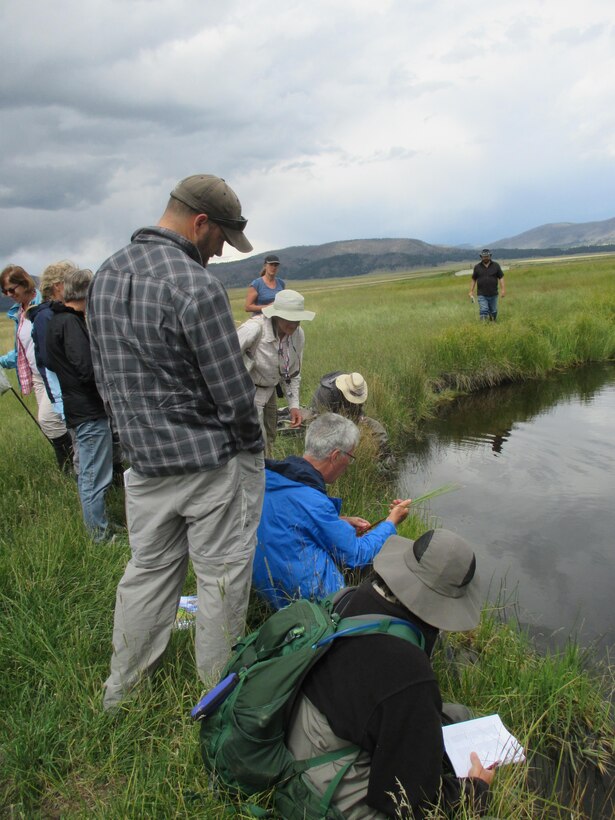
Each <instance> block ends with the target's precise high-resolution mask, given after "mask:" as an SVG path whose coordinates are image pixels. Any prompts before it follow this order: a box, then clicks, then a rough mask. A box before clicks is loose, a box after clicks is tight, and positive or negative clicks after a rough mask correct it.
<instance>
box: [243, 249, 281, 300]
mask: <svg viewBox="0 0 615 820" xmlns="http://www.w3.org/2000/svg"><path fill="white" fill-rule="evenodd" d="M279 267H280V260H279V258H278V257H277V256H276V255H275V254H273V253H271V254H269V256H266V257H265V264H264V265H263V269H262V271H261V272H260V274H259V275H258V276H257V278H256V279H254V280H253V281H252V282H250V284H249V286H248V293H247V296H246V304H245V309H246V312H247V313H256V314H259V313H261V311H262V309H263V308H264V307H265V306H266V305H270V304H271V303H272V302H273V300H274V299H275V295H276V293H279V292H280V291H281V290H284V288H285V287H286V282H285V281H284V280H283V279H280V278H279V277H278V275H277V273H278V268H279Z"/></svg>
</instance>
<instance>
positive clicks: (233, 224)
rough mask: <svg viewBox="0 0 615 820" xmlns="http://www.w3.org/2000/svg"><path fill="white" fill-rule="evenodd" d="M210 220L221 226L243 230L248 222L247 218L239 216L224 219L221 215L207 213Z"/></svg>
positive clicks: (233, 229)
mask: <svg viewBox="0 0 615 820" xmlns="http://www.w3.org/2000/svg"><path fill="white" fill-rule="evenodd" d="M207 216H208V217H209V219H210V220H211V221H212V222H215V223H216V225H220V226H221V227H222V228H230V229H231V230H232V231H243V230H244V229H245V227H246V225H247V224H248V220H247V219H244V217H243V216H240V217H239V219H226V218H225V217H222V216H210V215H209V214H207Z"/></svg>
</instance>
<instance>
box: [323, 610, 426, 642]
mask: <svg viewBox="0 0 615 820" xmlns="http://www.w3.org/2000/svg"><path fill="white" fill-rule="evenodd" d="M374 619H377V620H374ZM370 634H371V635H393V636H394V637H396V638H402V639H403V640H405V641H408V642H409V643H413V644H414V645H415V646H418V647H419V649H425V636H424V635H423V633H422V632H421V630H420V629H419V628H418V626H416V625H415V624H413V623H411V622H410V621H405V620H404V619H403V618H391V617H388V616H385V617H382V616H381V615H353V616H352V617H349V618H342V619H341V621H340V622H339V624H338V627H337V630H336V631H335V632H333V633H332V634H331V635H327V636H326V637H325V638H321V639H320V640H319V641H318V642H317V643H316V644H314V647H315V648H317V649H319V648H320V647H321V646H326V645H327V644H329V643H331V642H332V641H334V640H336V638H347V637H353V636H357V635H370Z"/></svg>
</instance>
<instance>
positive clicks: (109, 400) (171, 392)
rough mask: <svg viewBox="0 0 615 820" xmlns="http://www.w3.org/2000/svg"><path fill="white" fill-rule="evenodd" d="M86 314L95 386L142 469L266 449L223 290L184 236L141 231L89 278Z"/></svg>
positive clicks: (186, 469) (157, 471)
mask: <svg viewBox="0 0 615 820" xmlns="http://www.w3.org/2000/svg"><path fill="white" fill-rule="evenodd" d="M87 317H88V325H89V328H90V339H91V345H92V360H93V363H94V372H95V375H96V383H97V386H98V389H99V392H100V394H101V396H102V398H103V401H104V402H105V406H106V408H107V411H108V412H109V414H110V415H111V417H112V418H113V424H114V426H115V428H116V429H117V431H118V434H119V437H120V441H121V443H122V446H123V448H124V450H125V453H126V456H127V458H128V461H129V462H130V464H131V465H132V466H133V467H134V468H135V469H136V470H137V471H138V472H140V473H143V474H144V475H152V476H163V475H174V474H181V473H190V472H196V471H199V470H208V469H214V468H216V467H219V466H221V465H222V464H225V463H226V462H227V461H229V460H230V459H231V458H232V457H233V456H234V455H235V454H236V453H237V452H238V451H240V450H250V451H251V452H259V451H261V450H262V449H263V447H264V444H263V440H262V437H261V432H260V426H259V423H258V417H257V413H256V409H255V407H254V385H253V384H252V380H251V378H250V376H249V375H248V373H247V371H246V369H245V367H244V364H243V361H242V357H241V352H240V350H239V343H238V341H237V333H236V330H235V323H234V321H233V317H232V314H231V309H230V305H229V301H228V297H227V295H226V291H225V289H224V287H223V286H222V284H221V282H220V281H219V280H218V279H217V278H216V277H215V276H213V275H212V274H210V273H209V272H208V271H207V270H206V269H204V268H203V266H202V263H201V257H200V254H199V251H198V250H197V248H196V247H195V246H194V245H193V244H192V243H191V242H189V241H188V240H187V239H185V238H184V237H182V236H180V235H178V234H176V233H174V232H173V231H170V230H167V229H165V228H159V227H153V228H142V229H141V230H139V231H137V232H136V233H135V234H134V235H133V237H132V242H131V244H130V245H128V246H127V247H125V248H123V249H122V250H120V251H118V252H117V253H116V254H114V255H113V256H111V257H110V258H109V259H108V260H107V261H106V262H104V263H103V265H102V266H101V268H100V270H99V271H98V272H97V274H96V276H95V277H94V279H93V281H92V285H91V287H90V293H89V296H88V313H87Z"/></svg>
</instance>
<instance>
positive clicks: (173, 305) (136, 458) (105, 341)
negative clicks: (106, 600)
mask: <svg viewBox="0 0 615 820" xmlns="http://www.w3.org/2000/svg"><path fill="white" fill-rule="evenodd" d="M245 225H246V220H245V219H244V218H243V217H242V215H241V204H240V202H239V200H238V199H237V197H236V195H235V193H234V192H233V191H232V189H231V188H230V187H229V186H228V185H227V184H226V183H225V182H224V180H223V179H220V178H219V177H215V176H211V175H205V174H199V175H195V176H191V177H188V178H187V179H184V180H182V181H181V182H179V183H178V184H177V185H176V186H175V188H174V189H173V191H172V192H171V198H170V200H169V202H168V205H167V208H166V210H165V212H164V214H163V216H162V218H161V219H160V221H159V223H158V225H157V226H156V227H150V228H143V229H141V230H138V231H137V232H136V233H135V234H134V235H133V237H132V241H131V244H130V245H128V246H127V247H126V248H123V249H122V250H120V251H118V252H117V253H116V254H114V255H113V256H112V257H110V258H109V259H108V260H107V261H106V262H104V263H103V265H102V267H101V268H100V270H99V271H98V273H97V274H96V276H95V277H94V280H93V282H92V286H91V289H90V293H89V298H88V322H89V327H90V335H91V344H92V359H93V363H94V369H95V374H96V382H97V385H98V389H99V391H100V394H101V396H102V398H103V401H104V402H105V405H106V407H107V409H108V412H109V413H110V415H111V416H112V417H113V421H114V425H115V427H116V429H117V431H118V433H119V437H120V441H121V443H122V447H123V449H124V452H125V454H126V457H127V459H128V461H129V462H130V469H129V470H127V471H126V474H125V489H126V514H127V519H128V529H129V534H130V547H131V552H132V557H131V559H130V561H129V562H128V564H127V566H126V569H125V572H124V575H123V577H122V579H121V581H120V583H119V586H118V589H117V597H116V606H115V622H114V629H113V655H112V658H111V674H110V676H109V678H108V679H107V681H106V682H105V696H104V708H105V709H112V708H114V707H116V706H117V705H118V704H119V703H120V702H121V701H122V700H123V699H124V697H125V696H126V694H127V693H128V691H129V690H130V689H131V688H132V687H133V686H134V685H135V683H137V681H138V680H139V679H140V678H141V677H142V676H143V675H144V674H145V673H147V672H149V671H151V670H153V668H154V667H155V666H156V665H157V663H158V662H159V660H160V657H161V655H162V653H163V652H164V650H165V648H166V646H167V644H168V641H169V638H170V635H171V630H172V628H173V622H174V619H175V614H176V611H177V606H178V602H179V597H180V595H181V593H182V587H183V584H184V580H185V577H186V570H187V567H188V558H190V559H191V561H192V565H193V567H194V572H195V575H196V578H197V591H198V615H197V626H196V638H195V647H196V658H197V666H198V671H199V674H200V676H201V678H202V679H203V680H205V681H209V680H211V679H212V676H215V675H216V674H217V672H218V671H219V670H220V668H221V667H222V665H223V664H224V662H225V660H226V658H227V656H228V653H229V647H230V645H231V643H233V642H234V641H235V639H236V638H237V636H238V635H240V634H241V633H242V632H243V628H244V621H245V614H246V608H247V603H248V596H249V591H250V581H251V571H252V558H253V553H254V545H255V537H254V536H255V532H256V527H257V526H258V521H259V518H260V510H261V505H262V496H263V490H264V484H263V482H264V472H263V447H264V443H263V440H262V437H261V431H260V425H259V423H258V417H257V412H256V409H255V406H254V386H253V384H252V380H251V378H250V376H249V375H248V373H247V371H246V369H245V367H244V364H243V361H242V357H241V353H240V350H239V343H238V340H237V333H236V331H235V323H234V321H233V317H232V314H231V310H230V305H229V302H228V298H227V295H226V291H225V290H224V287H223V286H222V284H221V283H220V281H219V280H218V279H217V278H216V277H215V276H213V275H211V274H210V273H208V272H207V271H206V270H205V269H204V267H205V265H206V264H207V262H208V260H209V258H210V257H211V256H220V255H221V254H222V248H223V246H224V242H225V241H226V242H228V243H229V244H230V245H232V246H233V247H235V248H237V249H238V250H240V251H242V252H248V251H250V250H252V246H251V245H250V243H249V242H248V240H247V238H246V237H245V235H244V233H243V231H244V228H245Z"/></svg>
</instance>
